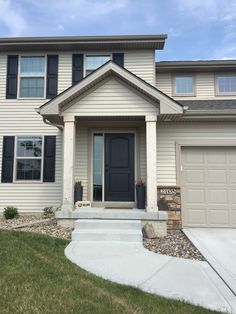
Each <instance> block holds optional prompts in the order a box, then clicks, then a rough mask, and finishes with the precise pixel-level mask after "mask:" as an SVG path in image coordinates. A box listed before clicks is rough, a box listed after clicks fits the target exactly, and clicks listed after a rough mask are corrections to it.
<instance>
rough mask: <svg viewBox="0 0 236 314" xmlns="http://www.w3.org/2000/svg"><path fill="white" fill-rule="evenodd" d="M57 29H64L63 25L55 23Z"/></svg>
mask: <svg viewBox="0 0 236 314" xmlns="http://www.w3.org/2000/svg"><path fill="white" fill-rule="evenodd" d="M57 30H59V31H64V30H65V27H64V26H63V25H62V24H57Z"/></svg>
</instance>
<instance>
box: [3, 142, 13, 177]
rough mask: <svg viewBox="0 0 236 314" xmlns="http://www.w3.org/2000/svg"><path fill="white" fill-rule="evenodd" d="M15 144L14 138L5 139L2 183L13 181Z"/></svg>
mask: <svg viewBox="0 0 236 314" xmlns="http://www.w3.org/2000/svg"><path fill="white" fill-rule="evenodd" d="M14 144H15V137H14V136H4V137H3V153H2V182H12V181H13V165H14Z"/></svg>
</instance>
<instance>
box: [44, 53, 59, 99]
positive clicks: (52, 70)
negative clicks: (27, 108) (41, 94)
mask: <svg viewBox="0 0 236 314" xmlns="http://www.w3.org/2000/svg"><path fill="white" fill-rule="evenodd" d="M57 81H58V56H57V55H48V58H47V96H46V97H47V98H48V99H51V98H53V97H55V96H56V95H57Z"/></svg>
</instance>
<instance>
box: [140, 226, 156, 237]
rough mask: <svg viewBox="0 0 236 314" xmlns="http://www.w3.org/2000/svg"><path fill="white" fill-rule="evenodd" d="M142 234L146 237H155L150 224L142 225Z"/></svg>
mask: <svg viewBox="0 0 236 314" xmlns="http://www.w3.org/2000/svg"><path fill="white" fill-rule="evenodd" d="M143 235H144V237H145V238H148V239H154V238H156V237H157V236H156V233H155V230H154V228H153V226H152V224H150V223H147V224H146V225H145V226H144V227H143Z"/></svg>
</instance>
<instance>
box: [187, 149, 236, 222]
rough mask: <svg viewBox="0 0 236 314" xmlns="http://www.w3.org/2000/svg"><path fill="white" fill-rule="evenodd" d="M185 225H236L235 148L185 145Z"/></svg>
mask: <svg viewBox="0 0 236 314" xmlns="http://www.w3.org/2000/svg"><path fill="white" fill-rule="evenodd" d="M181 163H182V167H181V193H182V215H183V226H184V227H190V226H191V227H235V226H236V148H234V147H232V148H230V147H213V148H210V147H208V148H205V147H183V148H182V152H181Z"/></svg>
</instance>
